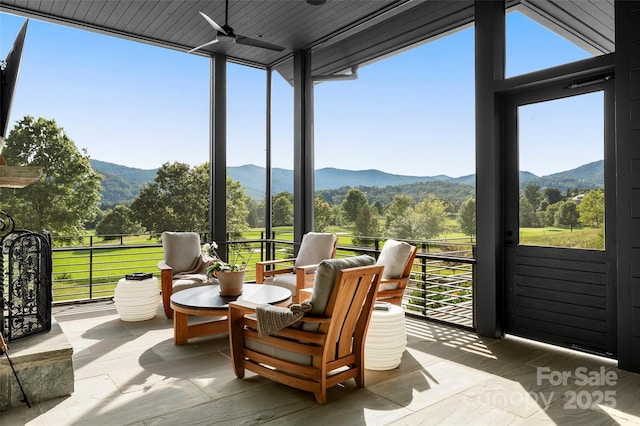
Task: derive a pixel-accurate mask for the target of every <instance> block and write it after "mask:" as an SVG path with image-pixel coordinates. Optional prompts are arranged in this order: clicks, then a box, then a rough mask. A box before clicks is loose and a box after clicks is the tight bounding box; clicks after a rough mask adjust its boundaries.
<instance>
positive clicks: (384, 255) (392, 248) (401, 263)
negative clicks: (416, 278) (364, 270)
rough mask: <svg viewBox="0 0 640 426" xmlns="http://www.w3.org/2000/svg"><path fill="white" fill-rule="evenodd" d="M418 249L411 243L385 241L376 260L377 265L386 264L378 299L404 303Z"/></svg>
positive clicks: (398, 303)
mask: <svg viewBox="0 0 640 426" xmlns="http://www.w3.org/2000/svg"><path fill="white" fill-rule="evenodd" d="M417 251H418V248H417V247H416V246H412V245H411V244H409V243H405V242H402V241H396V240H391V239H389V240H387V241H385V243H384V246H383V247H382V251H381V252H380V256H379V257H378V260H377V262H376V265H381V266H384V271H383V272H382V281H380V288H379V289H378V300H382V301H385V302H389V303H393V304H395V305H398V306H400V305H401V304H402V297H403V295H404V290H405V288H406V287H407V283H408V282H409V277H410V275H411V268H412V267H413V261H414V260H415V258H416V253H417Z"/></svg>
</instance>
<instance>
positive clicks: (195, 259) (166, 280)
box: [158, 232, 217, 318]
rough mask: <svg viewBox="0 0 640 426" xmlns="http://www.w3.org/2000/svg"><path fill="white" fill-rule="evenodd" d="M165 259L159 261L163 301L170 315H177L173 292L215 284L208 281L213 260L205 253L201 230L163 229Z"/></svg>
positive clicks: (168, 315) (165, 310)
mask: <svg viewBox="0 0 640 426" xmlns="http://www.w3.org/2000/svg"><path fill="white" fill-rule="evenodd" d="M162 251H163V253H164V260H163V261H161V262H158V269H160V282H161V287H162V305H163V307H164V313H165V315H166V316H167V318H172V317H173V309H171V300H170V299H171V295H172V294H173V293H176V292H178V291H180V290H184V289H187V288H192V287H199V286H202V285H210V284H215V283H216V282H215V281H217V280H215V279H212V281H207V276H206V275H205V274H204V269H205V268H206V267H207V266H208V265H209V264H210V263H211V262H212V261H213V259H212V258H209V257H208V256H206V255H203V254H202V249H201V247H200V234H198V233H197V232H163V233H162Z"/></svg>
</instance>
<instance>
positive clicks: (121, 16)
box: [0, 0, 614, 80]
mask: <svg viewBox="0 0 640 426" xmlns="http://www.w3.org/2000/svg"><path fill="white" fill-rule="evenodd" d="M473 3H474V2H473V0H455V1H443V0H437V1H436V0H411V1H409V0H374V1H372V0H327V1H326V2H325V3H324V4H322V5H311V4H310V3H308V2H307V1H305V0H278V1H268V0H229V10H228V22H227V23H228V24H229V25H230V26H231V27H233V29H234V31H235V33H236V34H240V35H243V36H246V37H250V38H253V39H258V40H262V41H265V42H268V43H272V44H276V45H280V46H283V47H284V48H285V49H284V50H283V51H282V52H277V51H274V50H268V49H263V48H258V47H251V46H244V45H240V44H237V43H233V42H232V41H231V40H229V39H223V38H220V41H219V42H218V43H215V44H213V45H210V46H208V47H206V48H204V49H203V50H202V51H199V52H197V53H195V54H199V55H210V54H212V53H220V54H224V55H227V57H228V58H229V60H230V61H232V62H237V63H241V64H246V65H250V66H255V67H260V68H264V67H274V68H275V69H276V70H278V71H279V72H280V73H281V74H282V75H283V76H284V77H285V78H287V79H289V80H290V79H291V74H292V66H291V62H292V60H291V58H292V55H293V52H294V51H296V50H299V49H309V48H312V49H313V64H312V69H313V71H312V72H313V73H314V74H325V75H326V74H332V73H336V72H341V71H344V70H346V69H348V68H349V67H351V66H353V65H357V64H362V63H366V62H370V61H373V60H375V59H377V58H379V57H381V56H384V55H387V54H389V53H392V52H394V51H396V50H398V49H402V48H405V47H407V46H411V45H413V44H415V43H419V42H422V41H424V40H427V39H429V38H431V37H435V36H438V35H441V34H443V33H445V32H447V31H450V30H453V29H455V28H457V27H460V26H463V25H468V24H470V23H472V22H473ZM507 6H517V8H518V9H519V10H520V11H522V12H523V13H525V14H527V15H528V16H530V17H532V18H533V19H536V20H538V21H539V22H541V23H543V24H544V25H547V26H549V27H550V28H551V29H553V30H555V31H558V32H559V33H561V35H563V36H565V37H567V38H569V39H571V40H572V41H575V42H577V43H580V45H581V46H583V47H587V48H589V49H590V50H592V51H598V52H600V53H603V52H610V51H613V50H614V44H613V30H614V28H613V0H576V1H568V0H522V1H517V0H509V1H508V2H507ZM0 11H2V12H6V13H14V14H18V15H22V16H25V17H31V18H35V19H41V20H45V21H49V22H54V23H59V24H63V25H70V26H74V27H78V28H82V29H86V30H89V31H96V32H100V33H105V34H109V35H113V36H117V37H123V38H127V39H130V40H136V41H140V42H144V43H150V44H154V45H157V46H162V47H167V48H171V49H176V50H180V51H184V52H186V51H188V50H190V49H192V48H193V47H195V46H198V45H201V44H203V43H206V42H207V41H209V40H211V39H213V37H214V36H215V32H214V31H213V29H212V27H211V26H210V25H209V24H208V23H207V22H206V21H205V20H204V19H203V18H202V16H200V14H199V13H198V12H200V11H202V12H204V13H205V14H207V15H208V16H210V17H211V18H212V19H214V20H215V21H216V22H217V23H218V24H219V25H223V24H225V2H224V1H221V0H160V1H159V0H93V1H86V0H43V1H34V0H0Z"/></svg>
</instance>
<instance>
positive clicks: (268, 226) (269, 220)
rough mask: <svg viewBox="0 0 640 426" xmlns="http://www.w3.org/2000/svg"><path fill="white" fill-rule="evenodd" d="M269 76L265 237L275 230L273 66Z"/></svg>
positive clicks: (268, 252) (269, 256)
mask: <svg viewBox="0 0 640 426" xmlns="http://www.w3.org/2000/svg"><path fill="white" fill-rule="evenodd" d="M266 76H267V82H266V83H267V93H266V95H267V97H266V99H267V101H266V110H267V117H266V130H267V132H266V135H265V137H266V139H265V145H266V146H265V153H266V159H265V164H266V167H265V173H266V175H265V183H266V185H265V190H264V230H265V234H266V235H265V238H267V239H270V238H271V233H272V232H273V230H272V226H273V208H272V203H271V201H272V187H271V184H272V164H271V95H272V89H271V87H272V76H273V70H272V69H271V67H268V68H267V70H266ZM267 259H271V250H270V249H268V250H267Z"/></svg>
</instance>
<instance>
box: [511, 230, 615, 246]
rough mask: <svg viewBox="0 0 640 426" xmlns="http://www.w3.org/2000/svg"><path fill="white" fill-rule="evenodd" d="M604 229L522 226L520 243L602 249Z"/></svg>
mask: <svg viewBox="0 0 640 426" xmlns="http://www.w3.org/2000/svg"><path fill="white" fill-rule="evenodd" d="M602 235H603V234H602V229H599V228H582V227H579V228H574V229H573V230H570V229H567V228H557V227H546V228H520V244H525V245H537V246H550V247H571V248H586V249H602V248H604V243H603V239H602Z"/></svg>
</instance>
